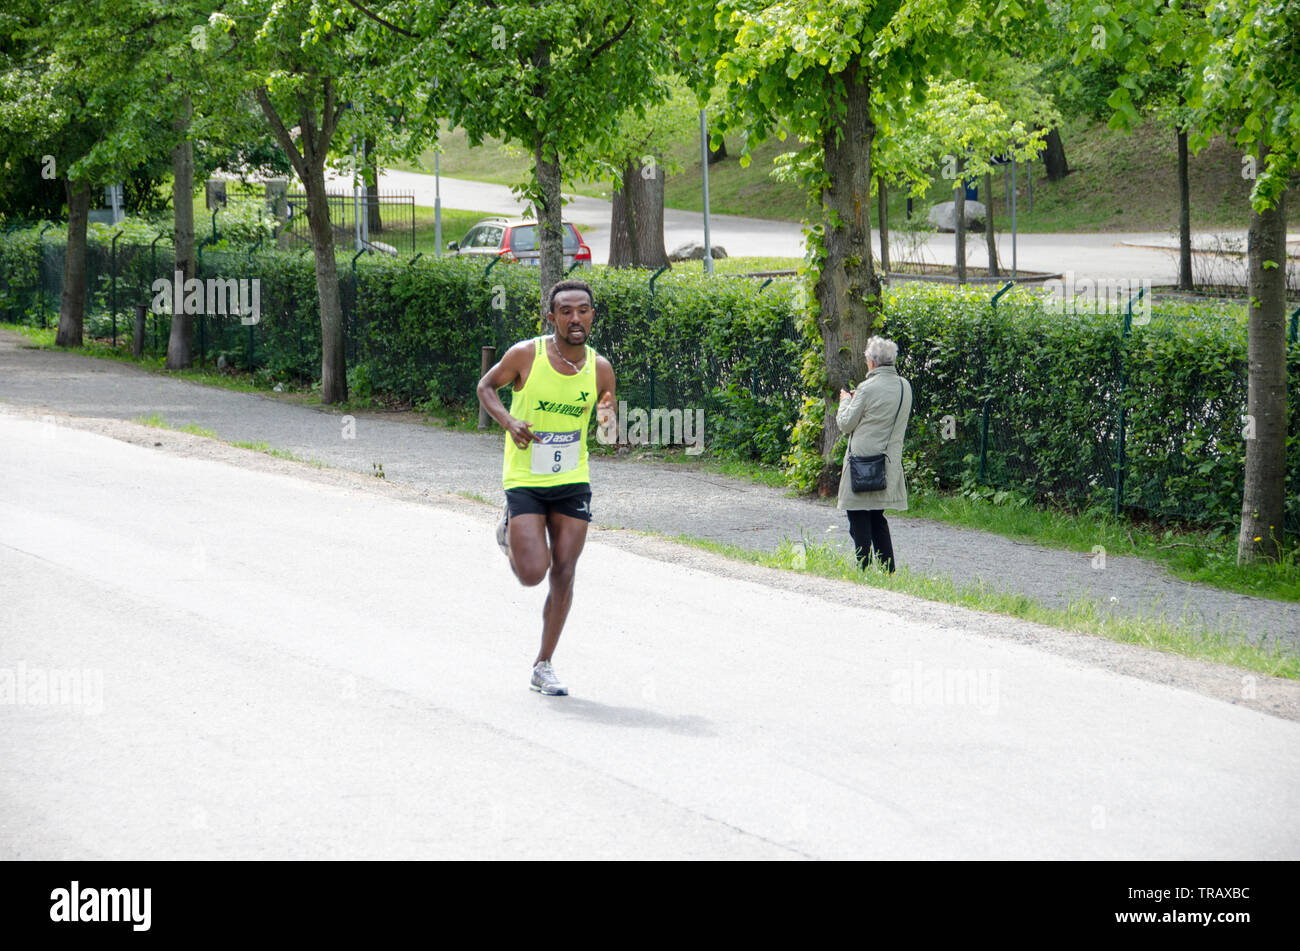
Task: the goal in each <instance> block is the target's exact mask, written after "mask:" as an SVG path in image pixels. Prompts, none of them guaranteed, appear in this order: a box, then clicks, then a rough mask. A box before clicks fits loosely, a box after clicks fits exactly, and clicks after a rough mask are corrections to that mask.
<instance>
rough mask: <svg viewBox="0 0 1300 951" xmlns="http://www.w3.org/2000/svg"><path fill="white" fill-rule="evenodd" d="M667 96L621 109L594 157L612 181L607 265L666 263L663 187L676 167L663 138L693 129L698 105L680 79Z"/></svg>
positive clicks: (678, 168)
mask: <svg viewBox="0 0 1300 951" xmlns="http://www.w3.org/2000/svg"><path fill="white" fill-rule="evenodd" d="M669 86H670V89H671V95H670V96H669V97H668V98H666V99H664V100H662V101H660V102H658V103H655V104H653V105H651V106H649V107H648V108H645V109H643V110H639V109H628V110H626V111H625V112H624V113H623V116H622V120H621V121H620V123H619V127H618V130H617V131H616V132H615V134H614V135H613V136H611V137H610V140H609V143H608V144H607V145H606V146H605V148H604V149H603V151H602V152H601V153H600V154H598V155H596V156H595V158H596V160H597V162H598V165H599V167H600V168H601V170H602V171H603V174H604V175H605V176H606V177H607V178H608V179H609V180H610V181H612V182H613V183H614V196H613V201H612V203H611V204H612V206H613V207H612V208H611V211H610V242H609V265H610V267H644V268H657V267H662V266H663V265H665V264H667V263H668V253H667V250H666V249H665V247H664V190H665V187H666V185H667V179H668V176H669V175H670V174H672V173H674V172H676V171H679V170H680V166H679V165H678V164H677V162H676V161H675V159H674V158H673V156H672V155H671V154H669V153H668V151H667V150H666V149H665V148H664V146H663V143H664V142H665V141H666V140H668V139H669V138H670V137H672V136H673V135H676V134H680V133H681V132H682V131H683V130H687V129H694V128H696V124H697V122H698V116H699V108H700V107H699V104H698V102H697V101H696V98H695V96H694V94H692V93H691V91H690V90H689V89H688V88H687V87H686V86H685V84H684V83H683V82H682V81H681V80H680V79H670V80H669Z"/></svg>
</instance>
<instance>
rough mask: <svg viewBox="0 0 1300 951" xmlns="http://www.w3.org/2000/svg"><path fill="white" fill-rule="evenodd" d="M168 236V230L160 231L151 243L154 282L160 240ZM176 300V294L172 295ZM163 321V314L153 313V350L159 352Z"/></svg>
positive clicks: (151, 274) (150, 262)
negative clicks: (159, 333)
mask: <svg viewBox="0 0 1300 951" xmlns="http://www.w3.org/2000/svg"><path fill="white" fill-rule="evenodd" d="M165 237H167V232H166V231H159V232H158V237H156V238H154V239H153V241H152V242H151V243H150V244H149V281H150V284H151V286H152V282H153V281H155V280H157V278H158V242H159V241H161V240H162V239H163V238H165ZM172 299H173V300H175V294H173V295H172ZM161 323H162V314H154V315H153V352H154V354H157V353H158V326H159V324H161Z"/></svg>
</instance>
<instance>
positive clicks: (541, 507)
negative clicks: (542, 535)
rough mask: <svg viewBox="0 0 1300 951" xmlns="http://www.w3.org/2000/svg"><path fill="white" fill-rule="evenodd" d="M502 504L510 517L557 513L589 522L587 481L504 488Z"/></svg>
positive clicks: (589, 500) (588, 488)
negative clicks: (504, 503)
mask: <svg viewBox="0 0 1300 951" xmlns="http://www.w3.org/2000/svg"><path fill="white" fill-rule="evenodd" d="M506 507H507V510H508V511H509V512H510V516H511V517H512V518H513V517H514V516H516V515H549V514H550V513H552V512H558V513H559V514H560V515H567V516H569V518H580V519H582V520H583V521H584V522H590V521H591V483H590V482H574V483H571V484H570V485H548V486H544V487H537V488H532V487H529V486H519V487H518V488H515V489H506Z"/></svg>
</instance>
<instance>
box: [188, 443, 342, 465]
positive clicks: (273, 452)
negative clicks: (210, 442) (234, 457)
mask: <svg viewBox="0 0 1300 951" xmlns="http://www.w3.org/2000/svg"><path fill="white" fill-rule="evenodd" d="M213 438H216V437H213ZM230 445H232V446H234V447H235V448H236V449H250V450H252V451H253V452H261V453H265V454H266V455H268V456H275V458H277V459H288V460H289V461H290V462H301V463H305V464H306V465H309V466H315V467H316V468H318V469H323V468H325V463H323V462H319V461H317V460H315V459H304V458H302V456H296V455H294V454H293V453H292V452H290V451H289V450H288V449H275V448H273V447H271V446H268V445H267V444H266V443H264V442H232V443H230Z"/></svg>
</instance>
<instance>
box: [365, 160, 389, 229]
mask: <svg viewBox="0 0 1300 951" xmlns="http://www.w3.org/2000/svg"><path fill="white" fill-rule="evenodd" d="M361 154H362V158H363V165H362V169H361V177H362V178H363V179H364V180H365V183H366V223H367V224H368V225H369V228H370V233H371V234H379V233H380V232H381V231H383V230H384V222H383V220H382V219H381V218H380V217H379V165H378V163H377V162H376V161H375V140H374V139H364V140H363V141H362V143H361Z"/></svg>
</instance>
